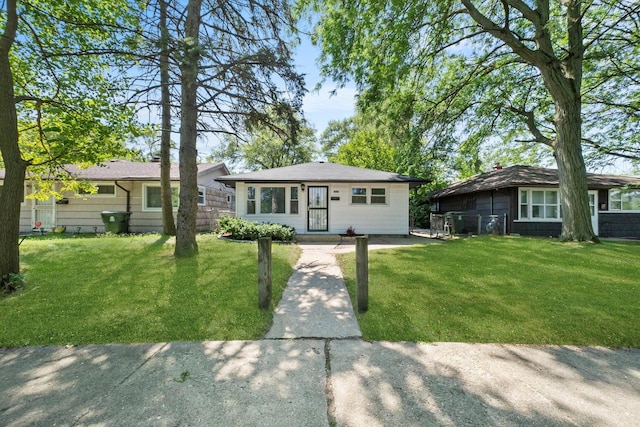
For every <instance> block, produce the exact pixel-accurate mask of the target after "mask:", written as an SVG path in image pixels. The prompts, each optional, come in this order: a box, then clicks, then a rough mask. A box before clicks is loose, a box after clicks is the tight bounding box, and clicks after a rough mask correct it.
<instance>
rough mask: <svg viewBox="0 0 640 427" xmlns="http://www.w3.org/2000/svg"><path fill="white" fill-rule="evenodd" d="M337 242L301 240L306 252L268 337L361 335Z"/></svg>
mask: <svg viewBox="0 0 640 427" xmlns="http://www.w3.org/2000/svg"><path fill="white" fill-rule="evenodd" d="M336 246H339V245H336V244H335V243H328V244H317V243H300V247H301V248H302V254H301V256H300V259H299V260H298V263H297V265H296V266H295V269H294V272H293V274H292V275H291V278H290V279H289V282H288V283H287V287H286V288H285V290H284V292H283V294H282V299H281V300H280V302H279V303H278V306H277V307H276V310H275V312H274V315H273V326H272V327H271V329H270V330H269V332H268V333H267V335H266V337H265V338H267V339H276V338H322V339H331V338H349V337H350V338H359V337H361V336H362V333H361V332H360V328H359V327H358V321H357V320H356V316H355V314H354V312H353V307H352V304H351V300H350V299H349V293H348V292H347V288H346V286H345V283H344V280H343V278H342V272H341V271H340V267H338V266H337V264H336V258H335V255H334V254H333V248H334V247H336Z"/></svg>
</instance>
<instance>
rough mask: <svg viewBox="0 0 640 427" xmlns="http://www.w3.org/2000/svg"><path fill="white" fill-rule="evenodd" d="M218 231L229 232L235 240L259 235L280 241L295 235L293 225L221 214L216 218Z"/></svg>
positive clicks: (287, 240) (252, 238)
mask: <svg viewBox="0 0 640 427" xmlns="http://www.w3.org/2000/svg"><path fill="white" fill-rule="evenodd" d="M218 226H219V228H220V232H221V233H223V234H227V233H229V234H230V236H231V238H233V239H236V240H257V239H259V238H260V237H271V238H272V239H273V240H277V241H281V242H291V241H293V240H294V239H295V237H296V231H295V229H294V228H293V227H291V226H288V225H281V224H271V223H258V222H252V221H247V220H245V219H242V218H237V217H230V216H223V217H221V218H220V219H218Z"/></svg>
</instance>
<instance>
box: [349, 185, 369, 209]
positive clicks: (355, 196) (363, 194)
mask: <svg viewBox="0 0 640 427" xmlns="http://www.w3.org/2000/svg"><path fill="white" fill-rule="evenodd" d="M351 204H354V205H366V204H367V189H366V188H364V187H353V188H352V189H351Z"/></svg>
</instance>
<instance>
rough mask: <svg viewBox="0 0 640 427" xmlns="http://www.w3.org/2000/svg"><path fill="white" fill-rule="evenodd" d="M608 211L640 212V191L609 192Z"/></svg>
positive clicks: (616, 190)
mask: <svg viewBox="0 0 640 427" xmlns="http://www.w3.org/2000/svg"><path fill="white" fill-rule="evenodd" d="M609 210H612V211H640V190H622V189H612V190H609Z"/></svg>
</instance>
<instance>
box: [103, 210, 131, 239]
mask: <svg viewBox="0 0 640 427" xmlns="http://www.w3.org/2000/svg"><path fill="white" fill-rule="evenodd" d="M130 216H131V212H122V211H103V212H102V222H103V223H104V231H105V232H110V233H116V234H118V233H128V232H129V217H130Z"/></svg>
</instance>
